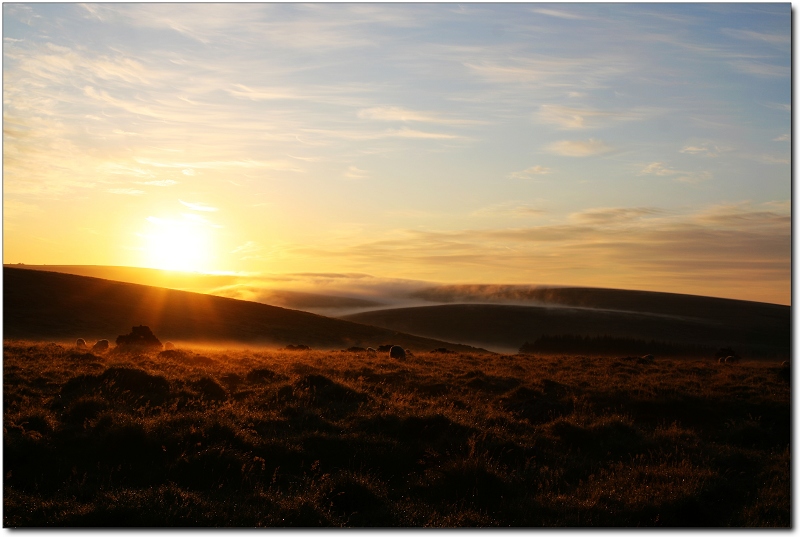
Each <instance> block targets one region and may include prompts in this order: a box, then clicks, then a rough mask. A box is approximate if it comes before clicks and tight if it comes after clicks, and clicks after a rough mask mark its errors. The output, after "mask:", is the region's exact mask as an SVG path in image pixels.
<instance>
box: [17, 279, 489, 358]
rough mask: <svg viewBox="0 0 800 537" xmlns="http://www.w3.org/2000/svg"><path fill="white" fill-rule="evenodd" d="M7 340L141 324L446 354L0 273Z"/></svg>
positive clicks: (406, 340) (101, 334) (217, 338)
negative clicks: (398, 347) (390, 346)
mask: <svg viewBox="0 0 800 537" xmlns="http://www.w3.org/2000/svg"><path fill="white" fill-rule="evenodd" d="M3 284H4V293H3V294H4V296H3V313H4V316H3V330H4V334H3V336H4V338H5V339H12V338H16V339H34V340H69V339H75V338H78V337H82V338H88V339H90V338H96V339H108V340H110V341H112V342H113V340H114V339H116V336H118V335H120V334H127V333H128V332H129V331H130V329H131V327H132V326H135V325H140V324H144V325H147V326H149V327H150V328H151V329H152V330H153V332H154V333H155V334H156V335H157V336H158V337H159V338H160V339H161V340H162V341H165V340H172V341H191V342H194V343H196V344H200V343H206V344H210V343H219V344H222V343H224V344H258V345H287V344H303V345H309V346H311V347H313V348H347V347H351V346H364V347H366V346H373V347H374V346H378V345H381V344H388V343H391V344H398V345H402V346H404V347H407V348H410V349H412V350H430V349H433V348H437V347H441V346H447V347H448V348H451V349H453V350H462V351H466V350H475V349H471V348H468V347H465V346H460V345H453V344H449V343H446V342H443V341H436V340H432V339H427V338H424V337H418V336H412V335H408V334H402V333H399V332H396V331H394V330H390V329H384V328H377V327H372V326H366V325H362V324H358V323H354V322H349V321H344V320H340V319H332V318H328V317H322V316H319V315H314V314H312V313H306V312H301V311H295V310H290V309H284V308H279V307H276V306H269V305H266V304H259V303H255V302H247V301H243V300H234V299H230V298H222V297H217V296H211V295H204V294H200V293H191V292H186V291H176V290H171V289H164V288H160V287H151V286H145V285H138V284H131V283H122V282H115V281H110V280H103V279H99V278H91V277H86V276H75V275H71V274H61V273H57V272H43V271H36V270H23V269H17V268H10V267H4V268H3Z"/></svg>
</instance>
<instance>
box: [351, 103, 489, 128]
mask: <svg viewBox="0 0 800 537" xmlns="http://www.w3.org/2000/svg"><path fill="white" fill-rule="evenodd" d="M358 117H359V118H361V119H372V120H376V121H402V122H420V123H442V124H449V125H468V124H479V123H484V122H482V121H476V120H469V119H458V118H448V117H443V116H441V115H439V114H433V113H430V112H419V111H417V110H409V109H408V108H403V107H401V106H375V107H372V108H364V109H362V110H359V111H358Z"/></svg>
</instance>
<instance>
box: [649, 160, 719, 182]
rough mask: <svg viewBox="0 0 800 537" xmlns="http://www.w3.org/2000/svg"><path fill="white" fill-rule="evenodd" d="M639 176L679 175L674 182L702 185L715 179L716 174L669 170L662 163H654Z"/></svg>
mask: <svg viewBox="0 0 800 537" xmlns="http://www.w3.org/2000/svg"><path fill="white" fill-rule="evenodd" d="M639 175H658V176H673V175H677V176H678V177H675V178H674V180H675V181H678V182H680V183H700V182H703V181H709V180H711V179H713V177H714V174H712V173H711V172H709V171H694V172H687V171H682V170H676V169H673V168H668V167H667V166H665V165H664V163H662V162H652V163H650V164H648V165H647V166H645V167H644V168H643V169H642V171H640V172H639Z"/></svg>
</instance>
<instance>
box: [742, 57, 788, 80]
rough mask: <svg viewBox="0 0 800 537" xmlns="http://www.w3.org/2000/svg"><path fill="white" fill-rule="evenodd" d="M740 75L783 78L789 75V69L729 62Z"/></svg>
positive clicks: (781, 66) (744, 61)
mask: <svg viewBox="0 0 800 537" xmlns="http://www.w3.org/2000/svg"><path fill="white" fill-rule="evenodd" d="M730 64H731V66H732V67H733V68H734V69H735V70H737V71H738V72H740V73H744V74H747V75H754V76H766V77H783V76H789V75H790V74H791V69H790V68H789V67H788V66H784V65H774V64H770V63H763V62H757V61H747V60H739V61H733V62H730Z"/></svg>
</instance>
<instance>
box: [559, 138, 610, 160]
mask: <svg viewBox="0 0 800 537" xmlns="http://www.w3.org/2000/svg"><path fill="white" fill-rule="evenodd" d="M546 149H547V150H548V151H549V152H550V153H554V154H556V155H562V156H565V157H591V156H594V155H602V154H603V153H608V152H609V151H612V150H613V149H614V148H613V147H611V146H609V145H608V144H606V143H605V142H604V141H602V140H597V139H595V138H590V139H589V140H561V141H558V142H554V143H552V144H550V145H548V146H547V148H546Z"/></svg>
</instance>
